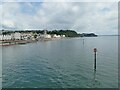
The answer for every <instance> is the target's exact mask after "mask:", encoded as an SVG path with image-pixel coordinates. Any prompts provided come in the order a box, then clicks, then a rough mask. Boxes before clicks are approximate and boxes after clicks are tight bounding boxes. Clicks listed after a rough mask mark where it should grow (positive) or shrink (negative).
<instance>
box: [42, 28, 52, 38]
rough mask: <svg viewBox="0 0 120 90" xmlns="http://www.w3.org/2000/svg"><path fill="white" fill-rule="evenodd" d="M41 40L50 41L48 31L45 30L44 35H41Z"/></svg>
mask: <svg viewBox="0 0 120 90" xmlns="http://www.w3.org/2000/svg"><path fill="white" fill-rule="evenodd" d="M40 38H44V39H50V38H51V35H50V34H47V30H44V34H41V35H40Z"/></svg>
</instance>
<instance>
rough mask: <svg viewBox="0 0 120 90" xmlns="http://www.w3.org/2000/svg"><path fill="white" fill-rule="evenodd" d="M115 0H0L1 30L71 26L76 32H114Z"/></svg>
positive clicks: (69, 27) (115, 32) (115, 23)
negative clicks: (94, 0) (0, 5)
mask: <svg viewBox="0 0 120 90" xmlns="http://www.w3.org/2000/svg"><path fill="white" fill-rule="evenodd" d="M117 5H118V4H117V3H116V2H109V3H90V2H88V3H85V2H53V3H51V2H40V3H30V2H27V3H23V2H22V3H20V2H14V3H12V2H11V3H7V2H5V3H3V23H2V24H3V26H4V28H5V29H9V28H14V29H48V30H52V29H74V30H76V31H77V32H95V33H98V34H117V31H118V29H117V27H118V25H117V23H118V22H117V21H118V7H117Z"/></svg>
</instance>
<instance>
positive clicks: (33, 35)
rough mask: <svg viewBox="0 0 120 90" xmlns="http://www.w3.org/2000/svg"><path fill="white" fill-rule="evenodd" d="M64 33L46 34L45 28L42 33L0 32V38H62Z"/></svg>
mask: <svg viewBox="0 0 120 90" xmlns="http://www.w3.org/2000/svg"><path fill="white" fill-rule="evenodd" d="M64 37H65V35H56V34H53V35H51V34H47V30H45V31H44V34H37V33H32V32H29V33H23V32H22V33H20V32H14V33H9V34H2V33H0V40H1V41H2V40H35V39H51V38H64Z"/></svg>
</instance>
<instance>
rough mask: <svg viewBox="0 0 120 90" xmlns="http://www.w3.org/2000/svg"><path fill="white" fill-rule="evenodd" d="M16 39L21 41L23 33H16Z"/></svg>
mask: <svg viewBox="0 0 120 90" xmlns="http://www.w3.org/2000/svg"><path fill="white" fill-rule="evenodd" d="M13 37H14V39H16V40H20V39H21V33H18V32H16V33H14V36H13Z"/></svg>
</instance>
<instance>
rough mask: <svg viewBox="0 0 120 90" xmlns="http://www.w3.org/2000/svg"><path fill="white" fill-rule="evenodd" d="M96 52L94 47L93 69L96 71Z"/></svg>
mask: <svg viewBox="0 0 120 90" xmlns="http://www.w3.org/2000/svg"><path fill="white" fill-rule="evenodd" d="M96 52H97V49H96V48H94V70H95V71H96Z"/></svg>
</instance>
